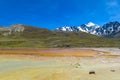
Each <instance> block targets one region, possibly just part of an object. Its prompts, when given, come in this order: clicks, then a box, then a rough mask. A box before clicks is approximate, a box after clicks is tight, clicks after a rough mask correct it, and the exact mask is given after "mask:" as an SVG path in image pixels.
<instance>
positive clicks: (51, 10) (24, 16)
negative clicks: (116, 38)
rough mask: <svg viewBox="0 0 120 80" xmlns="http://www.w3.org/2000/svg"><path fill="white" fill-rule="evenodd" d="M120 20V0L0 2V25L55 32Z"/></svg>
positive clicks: (1, 0)
mask: <svg viewBox="0 0 120 80" xmlns="http://www.w3.org/2000/svg"><path fill="white" fill-rule="evenodd" d="M90 21H91V22H94V23H96V24H99V25H103V24H104V23H106V22H109V21H120V0H0V25H3V26H8V25H11V24H28V25H32V26H37V27H42V28H48V29H55V28H56V27H61V26H65V25H68V26H73V25H75V26H79V25H81V24H83V23H88V22H90Z"/></svg>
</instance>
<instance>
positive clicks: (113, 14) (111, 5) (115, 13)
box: [106, 0, 120, 21]
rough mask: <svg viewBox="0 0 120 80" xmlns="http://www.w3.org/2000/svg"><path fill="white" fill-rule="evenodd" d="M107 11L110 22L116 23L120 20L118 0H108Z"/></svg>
mask: <svg viewBox="0 0 120 80" xmlns="http://www.w3.org/2000/svg"><path fill="white" fill-rule="evenodd" d="M106 11H107V13H108V15H109V16H110V17H109V20H111V21H115V20H119V19H120V5H119V1H118V0H108V1H107V2H106Z"/></svg>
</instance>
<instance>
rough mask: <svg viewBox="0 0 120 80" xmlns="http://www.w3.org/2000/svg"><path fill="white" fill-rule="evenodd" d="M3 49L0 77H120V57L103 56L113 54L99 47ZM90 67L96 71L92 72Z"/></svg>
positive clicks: (73, 79)
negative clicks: (96, 48) (97, 48)
mask: <svg viewBox="0 0 120 80" xmlns="http://www.w3.org/2000/svg"><path fill="white" fill-rule="evenodd" d="M45 50H46V49H45ZM20 51H21V52H22V54H20ZM32 51H33V52H36V53H34V54H35V55H31V53H33V52H32ZM0 52H1V53H2V55H0V80H120V57H114V58H112V57H109V58H108V57H104V55H107V54H109V55H110V53H108V52H105V53H104V52H102V51H100V50H99V51H96V50H93V49H55V50H54V49H48V50H46V51H44V50H43V51H41V50H29V51H28V52H30V54H28V53H27V55H26V54H25V55H24V54H23V53H26V52H27V50H0ZM12 52H14V53H13V54H12ZM15 52H16V53H17V54H15ZM74 52H75V53H74ZM3 53H4V54H3ZM8 53H10V54H8ZM18 53H19V54H18ZM41 53H42V54H43V53H44V54H46V55H41ZM60 53H61V54H62V56H61V55H58V54H60ZM69 53H70V54H69ZM49 54H52V55H49ZM54 54H57V55H55V56H54ZM91 70H92V71H95V74H89V71H91ZM113 70H114V71H113Z"/></svg>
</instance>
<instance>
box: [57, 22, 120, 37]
mask: <svg viewBox="0 0 120 80" xmlns="http://www.w3.org/2000/svg"><path fill="white" fill-rule="evenodd" d="M56 30H57V31H60V32H86V33H89V34H93V35H97V36H104V37H120V23H119V22H117V21H114V22H109V23H106V24H104V25H103V26H99V25H97V24H94V23H93V22H89V23H88V24H82V25H81V26H64V27H59V28H56Z"/></svg>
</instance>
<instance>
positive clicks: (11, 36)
mask: <svg viewBox="0 0 120 80" xmlns="http://www.w3.org/2000/svg"><path fill="white" fill-rule="evenodd" d="M6 47H8V48H11V47H15V48H16V47H22V48H24V47H27V48H28V47H30V48H41V47H42V48H46V47H47V48H49V47H50V48H53V47H120V23H119V22H117V21H115V22H109V23H107V24H105V25H103V26H99V25H97V24H94V23H92V22H90V23H88V24H83V25H81V26H64V27H60V28H57V29H56V30H54V31H51V30H48V29H44V28H37V27H35V26H29V25H23V24H14V25H11V26H9V27H2V26H1V27H0V48H6Z"/></svg>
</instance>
